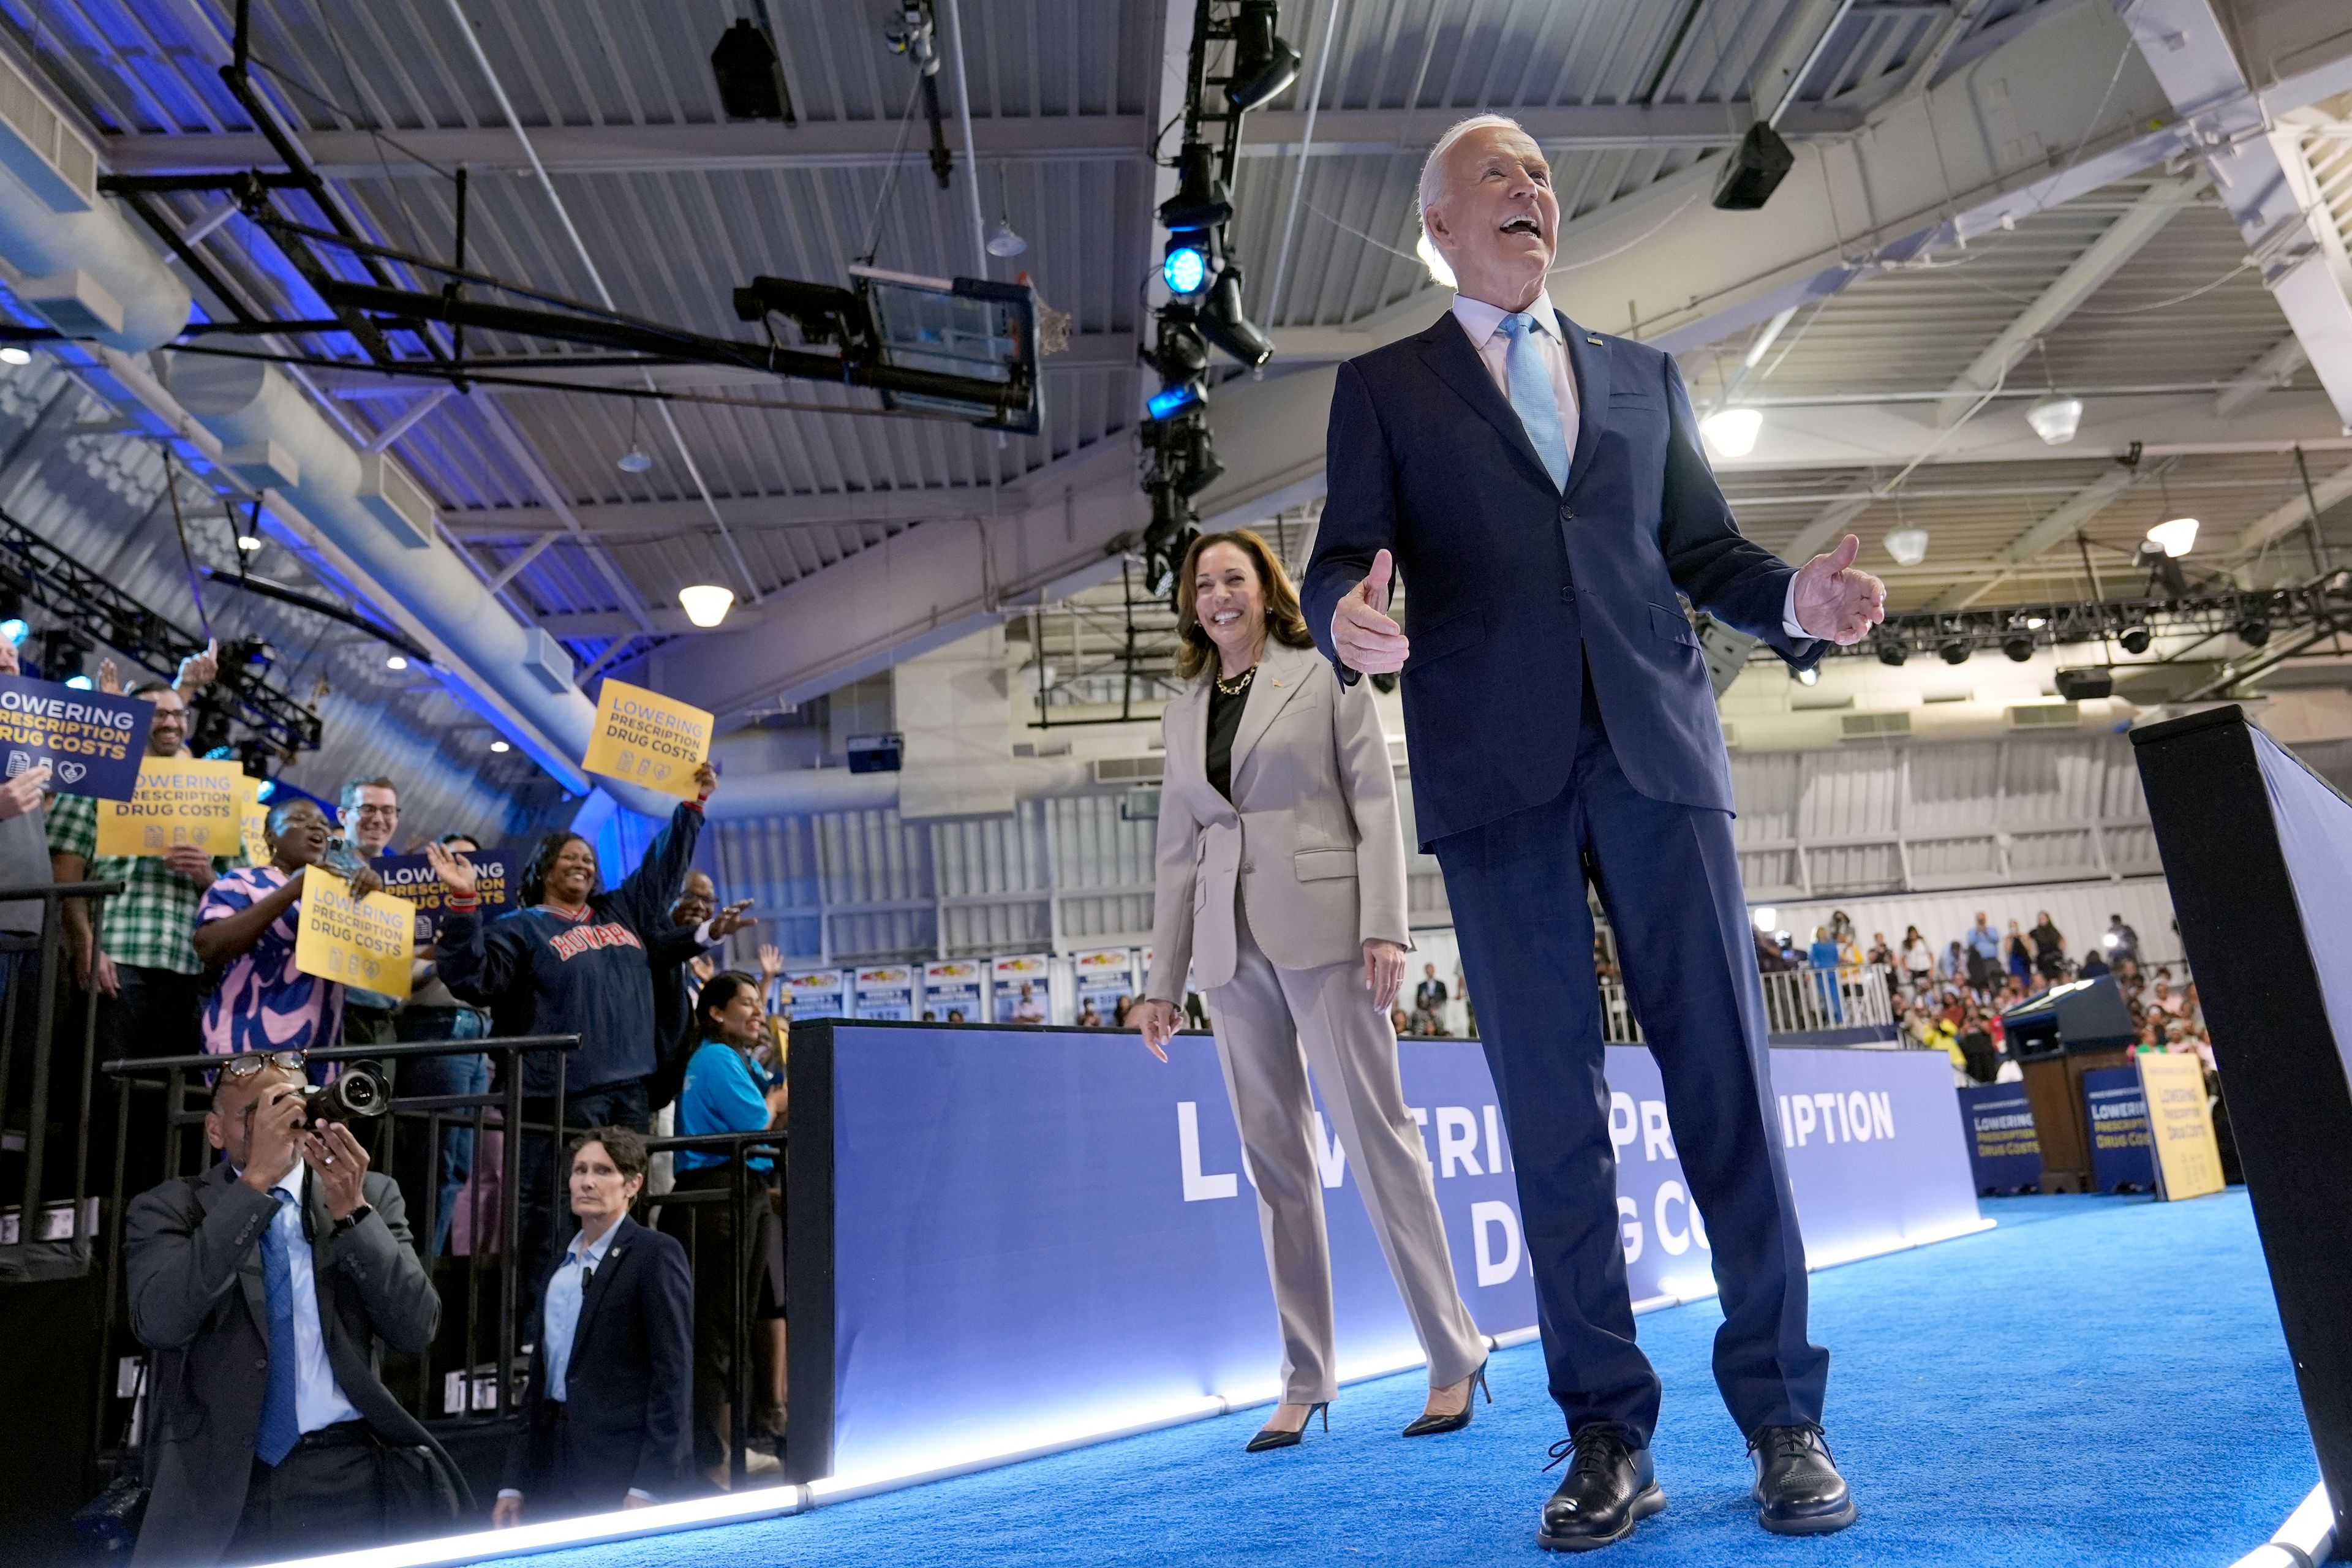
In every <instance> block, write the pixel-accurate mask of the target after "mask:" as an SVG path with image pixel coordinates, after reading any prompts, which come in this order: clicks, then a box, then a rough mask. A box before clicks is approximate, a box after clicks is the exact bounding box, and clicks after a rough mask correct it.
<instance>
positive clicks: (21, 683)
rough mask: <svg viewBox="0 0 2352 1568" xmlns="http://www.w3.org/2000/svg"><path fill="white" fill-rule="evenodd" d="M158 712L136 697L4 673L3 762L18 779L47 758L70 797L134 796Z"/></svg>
mask: <svg viewBox="0 0 2352 1568" xmlns="http://www.w3.org/2000/svg"><path fill="white" fill-rule="evenodd" d="M154 717H155V705H154V704H153V703H152V702H145V701H142V700H139V699H138V698H136V697H108V696H104V695H102V694H100V693H99V692H95V691H80V690H77V689H75V688H73V687H70V686H61V685H59V684H58V683H57V682H56V681H54V680H34V679H28V678H26V677H25V676H21V675H0V763H5V772H6V776H7V777H9V778H12V779H13V778H15V777H16V775H17V774H18V773H23V772H25V771H26V769H28V768H36V767H38V766H40V765H41V763H48V764H49V783H50V784H51V786H52V787H54V788H56V789H58V790H60V791H62V792H63V793H65V794H67V795H96V796H97V797H98V798H99V799H100V800H129V799H130V798H131V792H132V791H133V790H135V789H136V788H137V787H138V785H139V764H140V762H141V760H142V758H144V757H145V756H146V754H147V727H148V724H149V723H150V722H151V721H152V720H153V719H154Z"/></svg>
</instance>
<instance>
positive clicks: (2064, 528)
mask: <svg viewBox="0 0 2352 1568" xmlns="http://www.w3.org/2000/svg"><path fill="white" fill-rule="evenodd" d="M2172 462H2173V459H2170V458H2167V459H2166V460H2165V461H2164V462H2162V463H2159V464H2158V465H2156V466H2155V467H2154V468H2150V469H2149V470H2147V472H2142V471H2141V470H2140V469H2137V468H2125V467H2123V466H2122V465H2121V464H2117V465H2116V467H2115V468H2111V469H2109V470H2108V471H2107V472H2105V473H2104V474H2101V475H2100V476H2099V477H2098V478H2097V479H2093V480H2092V481H2091V482H2090V483H2089V484H2087V485H2084V487H2083V488H2082V489H2079V490H2077V491H2075V492H2074V495H2072V496H2071V497H2069V498H2068V499H2067V500H2063V501H2061V502H2060V503H2059V504H2058V505H2057V506H2056V507H2054V508H2053V509H2052V510H2051V511H2050V513H2049V515H2047V516H2046V517H2044V518H2042V521H2039V522H2037V523H2035V524H2034V525H2033V526H2032V528H2029V529H2027V530H2026V531H2024V532H2023V533H2021V534H2019V535H2018V536H2017V537H2016V538H2015V539H2012V540H2011V541H2010V542H2008V543H2007V544H2004V545H2002V546H2001V547H2000V549H1999V550H1996V551H1994V552H1993V556H1992V558H1993V563H1994V564H1995V565H1999V566H2024V565H2029V564H2031V563H2033V562H2035V561H2037V560H2039V559H2041V557H2042V552H2043V551H2045V550H2048V549H2050V548H2051V547H2052V546H2053V545H2055V544H2059V543H2062V542H2064V541H2066V540H2069V539H2072V538H2074V535H2075V534H2077V533H2079V532H2081V531H2083V530H2084V528H2085V527H2087V526H2089V524H2090V522H2091V520H2092V519H2094V518H2095V517H2097V516H2098V515H2099V514H2100V513H2101V512H2103V511H2105V510H2107V508H2108V507H2110V506H2112V505H2114V504H2115V502H2116V500H2117V498H2119V497H2120V496H2122V494H2123V493H2124V492H2125V491H2126V490H2127V489H2131V488H2132V487H2133V486H2134V485H2136V484H2138V483H2140V482H2141V481H2142V480H2144V479H2153V478H2154V477H2155V476H2156V474H2157V473H2159V472H2162V471H2164V470H2166V469H2168V468H2170V467H2171V466H2172ZM2000 582H2001V578H2000V575H1994V576H1990V577H1987V578H1985V579H1984V580H1983V581H1981V582H1979V583H1974V584H1969V585H1968V586H1966V587H1958V588H1954V589H1952V590H1951V591H1950V592H1949V593H1948V594H1946V595H1944V596H1943V598H1942V600H1941V601H1940V602H1939V603H1938V605H1937V608H1939V609H1946V610H1965V609H1967V608H1968V607H1969V605H1973V604H1975V603H1977V602H1978V601H1979V600H1980V599H1982V598H1983V597H1984V596H1985V595H1988V594H1990V593H1991V592H1992V591H1993V589H1995V588H1996V587H1998V586H2000Z"/></svg>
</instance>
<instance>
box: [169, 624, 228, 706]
mask: <svg viewBox="0 0 2352 1568" xmlns="http://www.w3.org/2000/svg"><path fill="white" fill-rule="evenodd" d="M219 676H220V639H219V638H218V637H215V638H213V639H212V640H211V641H209V642H207V643H205V651H204V652H202V653H192V654H190V655H189V656H188V657H187V658H184V659H182V660H181V661H180V673H179V678H178V679H175V680H173V682H172V684H173V687H175V688H177V689H178V690H179V693H180V695H181V696H183V697H186V696H188V695H190V694H191V693H193V692H197V691H202V690H203V689H205V687H207V686H210V685H211V684H212V683H213V682H214V681H215V679H219Z"/></svg>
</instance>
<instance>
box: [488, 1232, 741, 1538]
mask: <svg viewBox="0 0 2352 1568" xmlns="http://www.w3.org/2000/svg"><path fill="white" fill-rule="evenodd" d="M562 1266H563V1259H562V1257H561V1256H559V1257H558V1258H556V1260H555V1267H554V1268H550V1269H549V1270H548V1279H553V1278H554V1277H555V1268H562ZM546 1300H547V1290H546V1281H545V1280H542V1281H541V1289H540V1301H541V1310H539V1311H538V1312H535V1313H533V1314H532V1318H531V1324H530V1339H531V1340H532V1342H534V1343H537V1342H541V1341H542V1340H543V1339H544V1337H545V1326H544V1321H543V1320H544V1315H545V1310H546V1308H545V1303H546ZM563 1393H564V1405H563V1410H564V1414H565V1415H566V1416H567V1417H568V1418H569V1422H570V1426H571V1430H570V1433H569V1435H568V1436H569V1447H568V1454H567V1457H568V1458H569V1460H570V1463H571V1473H569V1474H567V1475H561V1476H559V1475H555V1474H553V1473H551V1467H552V1466H553V1464H554V1463H555V1459H556V1456H555V1455H554V1453H553V1452H552V1451H551V1449H550V1447H549V1446H548V1441H547V1438H548V1427H547V1411H546V1409H545V1408H544V1407H545V1405H546V1404H547V1357H546V1355H545V1353H544V1346H543V1345H542V1346H541V1353H539V1354H535V1355H533V1356H532V1357H531V1361H530V1382H529V1384H527V1385H526V1386H525V1389H524V1392H523V1408H522V1415H523V1419H522V1424H521V1426H520V1428H519V1429H518V1430H517V1431H516V1433H515V1435H514V1437H513V1439H512V1441H511V1442H510V1443H509V1445H508V1447H507V1458H506V1472H505V1475H504V1476H503V1478H502V1479H500V1480H499V1486H500V1487H501V1488H506V1487H511V1488H513V1489H516V1490H518V1491H520V1492H521V1493H522V1494H523V1501H524V1502H525V1504H526V1505H528V1504H529V1503H530V1501H531V1500H532V1499H533V1498H534V1497H535V1496H542V1495H543V1494H545V1493H547V1492H549V1491H551V1490H552V1491H554V1492H555V1493H556V1494H557V1495H558V1496H559V1497H561V1496H563V1495H565V1494H570V1495H571V1496H573V1497H576V1498H578V1499H579V1500H582V1501H583V1502H584V1501H594V1500H602V1503H603V1506H604V1507H605V1508H608V1509H610V1508H618V1507H620V1506H621V1499H622V1497H623V1496H624V1495H625V1493H626V1492H627V1491H628V1490H629V1489H630V1488H631V1487H635V1488H637V1489H640V1490H643V1491H647V1492H651V1493H652V1494H653V1495H654V1496H655V1497H656V1498H657V1499H660V1500H664V1501H667V1500H669V1495H670V1494H673V1493H675V1492H676V1491H677V1489H678V1486H679V1483H680V1480H681V1479H682V1478H683V1477H684V1476H685V1474H686V1471H687V1461H688V1458H690V1457H691V1456H692V1454H693V1451H694V1436H693V1426H692V1413H693V1408H694V1275H693V1271H692V1270H691V1269H690V1268H688V1267H687V1260H686V1248H685V1247H680V1246H679V1245H678V1244H677V1238H675V1237H668V1236H665V1235H663V1234H662V1233H661V1232H660V1231H657V1230H649V1229H647V1228H646V1226H641V1225H639V1224H638V1223H637V1222H636V1221H635V1220H634V1219H631V1218H629V1217H628V1216H627V1215H623V1216H622V1217H621V1223H620V1228H619V1230H618V1231H617V1233H616V1234H615V1235H614V1237H613V1244H612V1246H611V1247H608V1248H606V1249H605V1252H604V1263H603V1265H602V1266H601V1267H599V1268H597V1270H596V1272H595V1273H594V1274H593V1276H591V1277H590V1279H589V1280H588V1289H587V1291H586V1293H585V1294H583V1296H582V1297H581V1300H580V1322H579V1325H578V1326H577V1327H576V1328H574V1329H573V1330H572V1359H571V1361H570V1362H569V1363H567V1364H566V1365H565V1367H564V1372H563Z"/></svg>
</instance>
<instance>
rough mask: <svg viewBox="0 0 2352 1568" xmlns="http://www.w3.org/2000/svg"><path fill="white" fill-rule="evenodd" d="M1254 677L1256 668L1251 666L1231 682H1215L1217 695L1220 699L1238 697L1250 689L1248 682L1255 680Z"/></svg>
mask: <svg viewBox="0 0 2352 1568" xmlns="http://www.w3.org/2000/svg"><path fill="white" fill-rule="evenodd" d="M1256 676H1257V666H1255V665H1251V666H1250V667H1249V668H1247V669H1244V670H1243V671H1242V672H1241V673H1240V674H1239V675H1236V676H1234V678H1233V679H1231V680H1220V681H1219V682H1217V695H1218V696H1220V697H1239V696H1240V695H1241V694H1242V693H1243V692H1244V691H1247V690H1248V689H1250V682H1251V681H1252V680H1253V679H1256Z"/></svg>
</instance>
